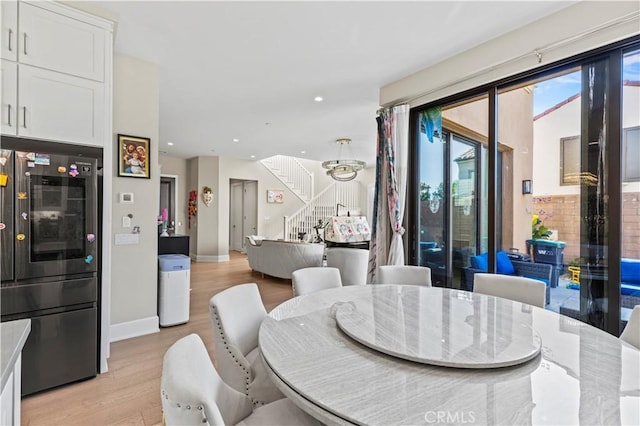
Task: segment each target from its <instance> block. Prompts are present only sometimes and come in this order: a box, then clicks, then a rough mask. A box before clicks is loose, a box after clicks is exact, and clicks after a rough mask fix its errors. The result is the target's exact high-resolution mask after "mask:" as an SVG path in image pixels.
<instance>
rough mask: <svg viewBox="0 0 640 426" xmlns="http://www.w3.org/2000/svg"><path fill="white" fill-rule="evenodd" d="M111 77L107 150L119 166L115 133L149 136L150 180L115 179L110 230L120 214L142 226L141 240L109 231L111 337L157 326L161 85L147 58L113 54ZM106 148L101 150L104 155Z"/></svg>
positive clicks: (116, 226)
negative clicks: (119, 241)
mask: <svg viewBox="0 0 640 426" xmlns="http://www.w3.org/2000/svg"><path fill="white" fill-rule="evenodd" d="M113 74H114V78H113V81H114V83H113V112H114V113H113V132H114V147H116V148H115V149H114V150H113V152H111V155H113V156H114V159H116V160H114V164H116V165H117V157H116V155H117V151H116V150H117V147H118V144H117V134H118V133H120V134H126V135H133V136H142V137H148V138H150V139H151V146H150V150H149V151H150V155H149V160H150V162H151V164H150V171H151V179H136V178H124V177H122V178H119V177H117V171H116V170H112V171H111V172H112V173H114V178H113V194H112V202H113V222H112V226H113V232H114V233H130V232H131V229H130V228H122V216H125V215H127V214H132V215H133V220H132V222H133V225H137V226H140V228H141V233H140V234H139V244H135V245H118V246H116V245H115V244H114V236H113V235H111V236H110V238H111V240H112V242H111V250H112V270H111V340H112V341H113V340H119V339H121V338H126V337H129V336H131V335H140V334H145V333H149V332H153V331H155V330H157V329H158V317H157V252H158V246H157V224H156V218H157V214H158V205H159V202H160V200H159V186H160V178H159V176H160V169H159V166H158V128H159V126H158V124H159V118H158V117H159V90H158V87H159V86H158V68H157V67H156V66H155V65H153V64H151V63H148V62H144V61H141V60H138V59H135V58H131V57H128V56H124V55H119V54H116V55H115V57H114V73H113ZM108 154H109V153H105V155H108ZM121 192H133V194H134V201H135V202H134V203H133V204H122V203H119V202H118V195H119V194H120V193H121Z"/></svg>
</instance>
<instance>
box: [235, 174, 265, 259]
mask: <svg viewBox="0 0 640 426" xmlns="http://www.w3.org/2000/svg"><path fill="white" fill-rule="evenodd" d="M229 198H230V199H229V206H230V208H229V250H235V251H240V252H243V253H244V252H246V247H245V244H246V241H245V238H244V237H245V235H255V234H256V233H257V232H258V182H257V181H255V180H240V179H231V180H230V183H229Z"/></svg>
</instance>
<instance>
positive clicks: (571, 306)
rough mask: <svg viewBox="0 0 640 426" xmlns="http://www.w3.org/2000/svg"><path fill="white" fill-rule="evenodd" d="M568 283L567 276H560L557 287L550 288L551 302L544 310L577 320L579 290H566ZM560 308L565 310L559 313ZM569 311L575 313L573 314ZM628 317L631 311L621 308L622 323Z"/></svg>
mask: <svg viewBox="0 0 640 426" xmlns="http://www.w3.org/2000/svg"><path fill="white" fill-rule="evenodd" d="M570 281H571V280H570V279H569V275H563V276H560V278H559V279H558V287H555V288H554V287H552V288H551V300H550V302H549V304H548V305H547V306H546V309H548V310H550V311H553V312H558V313H561V314H564V315H567V316H570V317H572V318H576V319H579V318H578V313H579V311H580V290H578V289H575V290H574V289H571V288H567V284H568V283H569V282H570ZM560 307H564V308H565V309H564V310H563V312H560ZM567 310H568V311H567ZM571 311H575V314H574V313H573V312H571ZM629 315H631V309H627V308H622V311H621V320H622V322H623V323H625V324H626V322H627V320H628V319H629Z"/></svg>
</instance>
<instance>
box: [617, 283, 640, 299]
mask: <svg viewBox="0 0 640 426" xmlns="http://www.w3.org/2000/svg"><path fill="white" fill-rule="evenodd" d="M620 293H621V294H624V295H629V296H637V297H640V285H633V284H624V283H622V284H620Z"/></svg>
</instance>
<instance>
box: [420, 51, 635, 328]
mask: <svg viewBox="0 0 640 426" xmlns="http://www.w3.org/2000/svg"><path fill="white" fill-rule="evenodd" d="M471 92H472V94H471V95H469V93H466V94H464V95H461V97H460V98H457V97H456V96H452V97H450V98H447V99H444V100H442V101H441V102H436V103H434V104H432V105H426V106H425V107H424V108H416V109H414V110H413V111H412V120H413V129H414V132H413V134H414V142H413V143H414V152H415V153H416V155H415V160H414V161H413V163H412V167H413V169H412V175H413V178H414V181H413V184H412V185H413V186H412V187H411V188H412V190H413V194H414V195H413V198H414V200H413V203H414V204H410V205H413V206H414V208H412V209H409V210H410V211H411V213H412V215H411V216H410V217H409V218H408V220H409V221H410V222H411V226H409V227H408V229H409V230H410V234H409V235H408V237H409V238H411V239H412V240H411V241H412V243H413V244H409V246H410V247H411V250H412V251H411V252H410V256H411V257H410V258H411V259H413V262H414V263H416V264H419V265H424V266H429V267H430V268H431V269H432V275H433V281H434V285H439V286H446V287H452V288H462V289H467V290H472V286H471V285H470V284H469V282H468V281H469V280H467V279H466V278H465V275H467V273H468V272H469V271H470V266H471V265H470V259H471V258H472V257H473V256H476V255H480V254H484V253H488V264H487V265H486V266H485V268H486V270H487V271H489V272H497V273H500V272H501V271H500V270H499V269H500V268H499V266H498V265H497V262H495V259H496V258H495V255H496V253H497V252H499V251H505V252H507V253H508V255H509V257H510V258H511V259H512V261H523V262H529V266H532V267H533V268H534V269H535V268H536V267H537V266H536V265H547V266H543V267H540V268H539V269H547V270H549V265H550V270H551V273H550V275H549V276H548V278H545V281H546V282H547V285H548V286H549V288H550V299H549V300H548V305H547V308H548V309H552V310H555V311H559V312H560V313H563V314H565V315H570V316H573V317H574V318H576V319H580V320H582V321H585V322H588V323H590V324H592V325H595V326H597V327H600V328H603V329H605V330H607V331H609V332H611V333H613V334H618V333H619V329H620V325H621V323H622V324H624V321H625V320H626V319H627V318H628V315H629V313H630V309H631V308H632V307H633V306H634V305H635V304H640V244H639V243H638V240H639V239H640V201H639V200H640V166H638V165H639V164H640V110H639V108H640V46H639V45H638V43H637V40H636V43H635V44H632V43H628V44H627V45H625V44H623V43H621V44H620V45H619V46H617V47H611V48H610V49H609V50H607V49H601V50H600V51H598V52H597V53H594V54H593V55H592V56H589V55H587V54H585V55H583V56H582V57H581V58H578V59H575V60H574V61H572V62H571V61H567V62H566V63H563V64H559V65H556V66H551V65H550V66H548V67H545V68H544V69H541V70H540V71H539V72H530V73H528V74H527V75H526V76H520V77H515V78H512V79H505V80H504V81H501V82H499V83H496V84H494V85H488V86H485V87H483V88H479V89H478V91H477V92H476V93H474V94H473V91H471ZM433 110H437V111H439V113H440V116H441V129H439V130H438V131H439V133H438V136H439V137H438V138H437V139H436V138H429V137H427V135H428V134H429V126H428V125H425V122H427V123H428V120H427V121H425V120H424V117H425V116H429V114H431V116H433ZM492 152H493V153H495V157H492V155H491V153H492ZM493 158H495V161H494V160H492V159H493ZM490 160H491V161H490ZM409 198H411V196H410V197H409ZM410 203H411V201H410ZM411 232H413V233H414V234H413V235H411ZM527 269H531V268H527ZM621 321H622V322H621Z"/></svg>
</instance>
